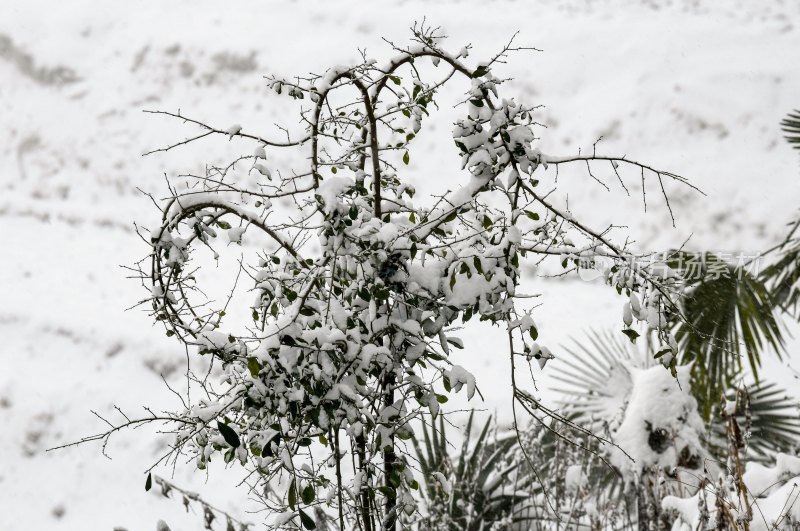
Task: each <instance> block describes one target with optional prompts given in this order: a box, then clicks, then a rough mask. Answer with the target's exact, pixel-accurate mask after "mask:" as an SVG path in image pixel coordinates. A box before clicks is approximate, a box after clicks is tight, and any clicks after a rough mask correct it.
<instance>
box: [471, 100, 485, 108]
mask: <svg viewBox="0 0 800 531" xmlns="http://www.w3.org/2000/svg"><path fill="white" fill-rule="evenodd" d="M469 102H470V103H471V104H473V105H474V106H475V107H483V100H479V99H474V100H469Z"/></svg>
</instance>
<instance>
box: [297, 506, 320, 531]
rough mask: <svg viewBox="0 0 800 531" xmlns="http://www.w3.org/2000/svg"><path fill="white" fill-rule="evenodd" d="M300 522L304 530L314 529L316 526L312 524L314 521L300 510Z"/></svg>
mask: <svg viewBox="0 0 800 531" xmlns="http://www.w3.org/2000/svg"><path fill="white" fill-rule="evenodd" d="M300 522H302V523H303V527H305V528H306V529H316V528H317V524H315V523H314V520H312V519H311V517H310V516H308V515H307V514H306V513H305V512H304V511H303V510H302V509H300Z"/></svg>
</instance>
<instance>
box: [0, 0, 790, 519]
mask: <svg viewBox="0 0 800 531" xmlns="http://www.w3.org/2000/svg"><path fill="white" fill-rule="evenodd" d="M423 17H427V21H428V22H429V23H431V24H433V25H441V26H442V27H443V28H444V29H445V30H446V32H447V34H448V35H450V37H451V40H450V46H451V47H452V49H455V50H458V49H460V48H461V47H462V46H463V45H464V44H467V43H470V42H471V43H472V44H473V50H472V51H471V53H470V58H469V59H468V60H474V61H476V62H477V61H479V60H481V59H484V58H487V57H489V56H491V55H493V54H494V53H495V52H496V51H497V50H499V49H500V48H501V47H502V45H503V44H504V43H505V42H506V41H507V40H508V39H509V38H510V37H511V36H512V35H513V34H514V33H515V32H516V31H519V32H520V33H519V36H518V37H517V38H518V42H519V44H521V45H529V46H535V47H537V48H541V49H542V51H541V52H530V53H529V52H525V53H519V54H514V55H512V56H511V57H510V58H509V60H508V64H507V65H505V66H503V68H502V69H500V72H499V74H501V75H503V76H508V77H513V78H515V81H513V82H511V83H509V84H508V86H506V87H505V92H506V94H508V95H509V96H515V97H517V98H518V99H522V100H524V101H525V102H526V103H529V104H543V105H546V108H545V109H544V110H543V111H542V115H541V116H542V119H543V121H544V122H545V123H546V124H547V125H548V129H547V130H545V131H543V132H542V137H543V140H542V148H543V151H546V152H548V153H553V154H573V153H576V152H577V150H578V148H581V149H582V150H588V149H591V146H592V143H593V142H594V141H595V140H597V138H598V137H600V136H602V137H603V140H602V142H601V143H600V144H599V145H598V149H599V151H601V152H603V153H606V154H627V155H629V156H630V157H632V158H636V159H637V160H642V161H648V162H650V163H652V164H653V165H654V166H656V167H659V168H664V169H667V170H670V171H673V172H675V173H679V174H681V175H683V176H685V177H688V178H689V179H691V181H692V182H693V183H694V184H695V185H697V186H699V187H700V188H701V189H702V190H703V191H704V192H705V193H706V194H707V196H705V197H704V196H702V195H699V194H697V193H692V192H690V191H689V190H688V189H685V188H684V189H680V188H677V187H674V186H673V187H671V188H670V189H669V190H668V192H670V195H671V197H672V200H673V203H672V205H673V209H674V211H675V217H676V219H677V223H676V225H677V227H676V228H675V229H673V228H672V227H671V225H670V223H669V216H668V212H667V210H666V208H665V206H664V204H663V200H661V199H660V198H659V195H658V193H656V191H657V188H653V189H652V190H650V189H648V209H647V210H648V211H647V213H645V212H643V206H642V202H641V197H640V195H639V194H641V189H640V188H639V187H638V185H637V184H636V179H635V178H631V180H629V182H628V184H629V187H630V188H631V192H632V197H631V198H627V197H625V195H624V192H623V191H622V189H621V188H619V187H618V186H617V187H615V186H614V183H613V182H612V181H611V180H609V183H610V185H611V187H612V192H606V191H605V189H604V188H602V187H601V186H600V185H598V184H597V183H596V182H594V181H593V180H591V178H589V176H588V175H587V174H586V173H585V171H580V169H577V170H576V171H575V172H572V173H569V174H566V173H565V174H564V176H563V177H562V178H563V179H564V180H565V181H564V185H565V191H569V206H570V208H571V209H572V211H573V212H574V213H576V214H577V215H582V216H585V218H586V219H588V220H589V221H590V222H591V223H592V224H593V226H595V227H601V226H604V225H605V224H608V223H615V224H619V225H627V226H628V228H627V229H626V230H627V231H628V232H629V233H630V234H631V235H632V236H633V237H634V238H635V239H636V240H637V242H638V243H637V247H638V248H639V249H649V250H656V249H666V248H668V247H670V246H673V247H674V246H677V245H680V244H681V243H683V242H684V241H685V240H686V239H687V238H689V237H690V236H691V239H689V243H688V244H687V246H688V247H689V248H691V249H707V250H713V251H725V252H737V251H742V252H745V253H756V252H758V251H759V250H763V249H766V248H768V247H770V246H771V245H773V244H774V243H776V242H777V241H778V240H779V238H780V237H781V236H782V235H783V233H784V225H785V223H787V222H788V221H789V220H790V219H791V218H792V216H795V215H796V214H797V207H798V198H799V197H800V195H799V194H798V192H799V191H800V188H799V187H798V183H800V164H799V163H798V156H797V155H798V153H797V152H796V151H794V152H793V151H792V150H791V149H790V148H789V146H788V145H787V144H786V143H785V142H784V141H783V140H782V139H781V134H780V131H779V128H778V123H779V121H780V120H781V118H782V117H783V116H784V115H785V114H786V113H787V112H788V111H790V110H792V109H794V108H800V2H798V1H797V0H785V1H783V0H770V1H765V2H748V1H738V2H737V1H713V2H712V1H705V2H703V1H700V0H695V1H691V0H673V1H668V0H667V1H661V0H650V1H643V0H598V1H590V0H585V1H571V0H540V1H536V2H533V1H530V2H527V1H477V0H475V1H473V0H464V1H440V2H427V3H426V2H419V1H416V0H414V1H402V2H392V3H389V2H356V1H353V0H349V1H342V2H338V1H327V2H257V1H255V0H248V1H240V2H225V3H223V2H211V1H205V0H204V1H189V0H183V1H175V2H170V3H163V2H142V1H129V2H119V1H116V2H100V1H90V0H76V1H72V2H56V1H45V0H26V1H19V2H17V1H13V0H0V530H1V531H16V530H45V529H54V530H94V529H97V530H111V529H113V528H114V527H115V526H121V527H125V528H126V529H129V530H139V529H142V530H148V529H154V528H155V523H156V521H157V520H158V519H160V518H163V519H165V520H166V521H168V522H169V523H170V525H171V526H172V529H173V530H175V531H180V530H189V529H198V528H200V526H201V525H202V521H201V515H200V514H189V515H186V514H185V513H184V511H183V507H182V506H181V504H180V502H179V501H175V500H166V499H164V498H162V497H160V496H159V495H157V494H154V493H153V492H151V493H145V492H144V479H145V478H144V475H143V474H142V473H141V472H142V471H143V470H145V469H146V468H147V467H148V466H149V465H150V464H151V463H152V462H154V461H155V460H157V459H158V457H159V456H160V455H161V453H163V450H164V445H165V443H166V439H164V438H161V437H159V436H154V433H153V431H152V430H146V429H142V430H135V431H129V432H124V433H121V434H119V435H118V436H116V437H115V438H114V439H112V441H111V444H110V445H109V447H108V449H107V451H108V454H109V455H110V456H111V457H112V459H110V460H109V459H106V458H105V457H103V456H102V454H101V452H100V447H99V445H98V444H89V445H85V446H82V447H78V448H72V449H66V450H60V451H56V452H45V450H46V449H47V448H50V447H53V446H57V445H61V444H64V443H66V442H69V441H71V440H76V439H79V438H80V437H82V436H85V435H89V434H92V433H96V432H97V431H99V430H102V429H103V427H104V425H103V424H102V423H101V421H100V420H99V419H97V418H96V417H94V416H93V415H92V414H91V412H90V410H95V411H97V412H98V413H100V414H102V415H109V416H110V415H113V412H114V410H113V406H114V405H118V406H120V407H121V408H123V409H124V410H125V411H126V412H129V413H130V414H137V413H142V412H143V410H142V409H141V408H142V406H150V407H152V408H153V409H154V410H159V409H161V408H172V407H176V404H177V399H176V398H175V396H174V395H172V393H170V392H169V390H168V389H167V388H166V386H165V384H164V382H163V381H162V379H161V375H162V374H163V376H164V377H165V378H166V380H167V381H168V382H170V384H171V385H176V386H179V385H180V384H181V376H180V375H181V371H182V367H183V365H182V364H183V362H184V357H183V356H184V353H183V350H182V349H181V348H180V347H179V345H178V344H177V343H176V342H174V341H173V340H171V339H168V338H166V337H164V331H163V329H162V328H160V327H158V326H152V323H151V321H150V319H149V318H148V317H147V316H146V315H145V313H144V312H143V311H141V310H138V309H137V310H132V311H127V312H126V311H125V309H126V308H127V307H129V306H132V305H133V304H135V303H136V302H137V301H138V300H139V299H140V298H142V297H143V295H144V293H143V291H142V288H141V286H140V285H139V284H138V283H137V282H136V281H134V280H129V279H126V278H125V277H126V274H127V273H126V271H125V270H124V269H122V268H121V267H120V266H121V265H130V264H132V263H133V262H134V261H135V260H136V259H139V258H141V257H142V256H144V254H146V253H147V247H146V245H145V244H144V243H143V242H142V241H141V240H140V239H139V238H138V236H137V235H136V233H135V231H134V227H133V223H134V222H136V223H138V224H140V225H142V226H145V227H148V226H150V227H152V226H153V225H154V224H155V223H156V222H157V219H158V211H157V210H156V209H155V207H154V206H153V205H152V203H151V202H150V201H149V199H147V198H146V197H144V196H143V195H142V194H141V193H140V192H138V191H137V187H138V188H141V189H143V190H146V191H148V192H152V193H153V194H154V195H156V196H159V197H160V196H163V195H166V194H165V192H166V187H165V184H164V174H165V173H166V174H169V175H174V174H177V173H182V172H187V171H192V170H194V171H198V170H200V169H202V167H203V164H204V163H206V162H208V161H209V160H208V158H209V157H216V156H220V157H221V156H223V154H224V153H225V152H227V153H233V152H237V151H240V152H242V153H250V152H251V151H252V146H251V145H250V144H245V143H243V142H242V143H240V144H237V140H234V141H233V142H231V143H230V145H225V140H224V139H220V138H216V139H213V140H210V139H206V140H204V141H203V142H205V143H203V144H200V143H197V144H193V145H189V146H186V147H184V148H180V149H176V150H173V151H170V152H168V153H166V154H157V155H151V156H148V157H142V156H141V155H142V153H144V152H146V151H149V150H151V149H155V148H158V147H163V146H165V145H167V144H169V143H172V142H175V141H178V140H181V139H183V138H185V137H188V136H190V135H191V134H192V133H193V132H195V130H194V129H192V128H191V127H189V126H186V125H182V124H180V123H179V122H177V121H175V120H170V119H166V118H163V117H159V116H154V115H148V114H144V113H142V110H143V109H160V110H169V111H176V110H177V109H181V111H182V112H183V113H184V114H185V115H187V116H193V117H197V118H200V119H203V120H205V121H207V122H209V123H213V124H215V125H218V126H220V127H223V128H224V127H227V126H229V125H230V124H232V123H240V124H242V125H243V126H244V129H245V130H250V131H253V132H257V133H263V134H272V133H275V132H276V131H277V130H276V129H275V128H274V126H273V123H280V124H288V125H296V123H297V116H296V115H295V114H293V113H292V109H293V108H292V109H287V108H286V102H287V101H289V100H287V99H285V98H279V97H276V96H275V95H274V94H271V93H269V91H268V90H267V88H266V83H265V81H264V79H263V78H262V76H263V75H266V74H269V73H275V74H279V75H285V76H291V75H293V74H304V73H306V72H309V71H311V72H316V73H322V72H323V71H324V70H325V69H326V68H327V67H330V66H333V65H335V64H340V63H348V62H354V61H357V60H358V59H359V54H358V48H366V49H367V50H368V53H369V55H370V56H372V57H376V58H378V59H383V58H388V57H390V56H391V55H393V53H392V51H391V49H390V47H389V46H388V45H387V44H386V43H385V42H383V41H382V39H381V38H382V37H386V38H387V39H390V40H392V41H394V42H396V43H397V44H400V45H402V44H404V43H405V42H406V41H407V38H408V37H409V35H410V33H409V31H408V27H409V26H410V25H411V24H412V23H413V22H414V21H415V20H418V21H419V20H422V18H423ZM454 85H455V86H454V88H453V89H452V91H450V92H445V93H443V94H442V95H440V96H439V97H438V99H437V102H438V103H439V105H440V106H441V107H442V112H441V113H440V115H439V116H438V117H437V118H436V119H435V120H432V121H430V122H427V123H426V124H424V125H423V131H425V127H428V128H429V129H428V130H427V131H426V132H425V133H424V134H423V135H421V136H420V138H419V139H418V140H417V141H415V145H414V149H413V150H412V160H411V164H410V166H409V167H408V169H407V175H408V176H409V177H410V179H411V180H412V181H413V182H414V184H415V185H416V186H417V187H418V188H419V190H420V191H421V192H425V191H442V190H444V189H446V188H448V187H451V188H452V187H454V186H457V185H458V182H459V181H458V179H460V178H464V177H465V175H464V174H463V173H461V172H459V171H458V167H459V163H458V155H457V153H456V150H455V148H453V149H452V150H451V149H450V146H452V140H451V138H450V136H449V135H450V130H451V127H450V123H451V122H452V117H453V116H454V114H453V111H452V109H451V105H452V104H454V103H456V102H457V101H458V98H457V96H458V94H459V93H460V92H461V91H462V90H463V89H466V85H458V83H454ZM442 146H444V147H445V148H444V149H443V148H442ZM226 150H227V151H226ZM634 177H635V176H634ZM560 182H561V181H560ZM650 192H652V193H650ZM560 197H561V200H562V201H565V200H566V195H565V194H564V193H562V195H561V196H560ZM618 234H622V231H620V232H618ZM246 246H247V238H246V237H245V247H246ZM229 250H230V252H231V253H233V255H234V256H235V255H236V253H238V252H239V250H238V248H233V247H231V248H230V249H229ZM526 287H527V288H529V291H534V290H535V291H537V292H541V293H543V296H542V297H541V298H540V300H539V301H537V302H541V303H542V306H541V307H539V308H537V309H536V311H535V313H534V317H535V319H536V322H537V325H538V327H539V332H540V338H541V342H543V343H544V344H546V345H548V346H549V347H550V348H551V350H552V351H553V352H554V353H555V355H556V356H558V350H559V345H561V344H564V343H566V342H568V341H569V338H570V337H580V335H581V334H582V333H584V332H585V331H586V330H588V329H589V328H592V327H593V328H608V327H612V328H619V326H620V319H621V307H622V303H621V299H619V298H617V296H616V294H615V293H614V292H613V290H611V289H610V288H608V287H604V286H602V285H598V284H593V283H587V282H582V281H580V280H571V281H565V280H550V281H545V280H537V281H535V282H532V283H530V285H529V286H526ZM796 328H797V327H794V329H795V330H794V332H795V334H794V335H795V336H796V335H797V333H796ZM791 331H792V330H790V332H791ZM498 338H501V339H502V333H501V332H500V331H492V329H491V328H490V327H480V328H478V329H474V330H473V331H471V332H470V333H468V334H467V333H465V334H464V335H462V339H464V340H465V343H466V344H467V348H466V349H465V350H464V351H459V352H458V353H457V356H459V358H458V360H459V361H458V363H460V364H461V365H463V366H465V367H466V368H467V369H469V370H471V371H472V372H473V373H474V374H475V375H476V376H477V377H478V385H479V387H480V388H481V390H482V391H483V394H484V396H486V398H487V402H486V403H484V404H479V403H478V404H476V403H474V400H473V403H472V404H470V405H473V406H475V407H482V408H485V409H487V410H488V411H497V412H498V414H499V416H500V418H501V419H503V420H507V419H508V415H509V414H508V411H509V400H510V388H509V385H508V383H507V382H508V365H507V359H506V358H507V353H506V352H505V351H504V350H503V349H502V348H498V347H497V345H502V343H500V342H498V340H497V339H498ZM788 347H789V354H790V355H794V353H795V351H796V350H797V347H798V344H797V342H796V341H791V342H790V344H789V346H788ZM795 359H796V358H795ZM789 363H791V360H789ZM797 365H798V364H797V363H795V365H794V367H795V368H797ZM554 366H555V365H554ZM546 373H547V370H545V372H544V374H543V375H542V377H541V378H540V379H539V381H538V383H539V389H540V391H541V393H540V395H542V396H544V397H545V398H548V399H553V398H554V397H553V396H552V394H551V393H547V392H546V391H545V389H546V386H547V376H546ZM765 374H766V376H768V377H770V378H772V379H773V380H776V381H778V382H779V383H781V384H782V385H784V386H786V387H790V388H791V386H797V382H796V380H794V379H793V373H792V371H790V370H787V367H786V364H785V363H784V364H781V363H778V362H775V361H774V358H770V357H768V359H767V369H766V371H765ZM451 404H455V405H457V406H463V405H466V404H463V403H461V402H458V401H453V402H451ZM158 473H159V474H161V475H164V476H166V477H169V476H170V474H171V470H163V469H162V470H159V471H158ZM242 475H243V474H242V473H241V469H234V470H231V471H224V470H221V468H219V467H218V468H217V469H215V470H212V471H211V474H210V475H209V477H208V479H207V481H206V478H205V477H204V476H202V475H200V474H198V473H193V469H192V467H191V466H190V465H187V466H185V467H178V468H177V470H176V471H175V479H174V481H175V482H176V483H177V484H179V485H182V486H186V487H187V488H191V489H196V490H197V491H199V492H200V493H201V494H202V496H203V497H205V498H206V499H207V500H208V501H209V502H211V503H213V504H215V505H218V506H220V507H221V508H223V509H226V510H229V511H231V512H232V513H233V514H237V515H241V516H244V518H245V519H247V520H251V521H259V519H260V515H258V514H255V515H247V514H246V513H245V511H246V510H247V509H248V508H252V507H253V506H251V505H248V503H247V502H246V492H245V491H244V490H241V489H239V490H237V489H235V488H234V486H235V485H236V483H238V481H239V480H241V478H242ZM155 490H157V489H154V491H155Z"/></svg>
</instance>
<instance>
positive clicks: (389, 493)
mask: <svg viewBox="0 0 800 531" xmlns="http://www.w3.org/2000/svg"><path fill="white" fill-rule="evenodd" d="M377 490H378V492H380V493H381V494H383V496H384V497H386V498H389V499H392V500H394V499H395V498H397V492H396V491H395V489H393V488H392V487H389V486H387V485H384V486H381V487H378V489H377Z"/></svg>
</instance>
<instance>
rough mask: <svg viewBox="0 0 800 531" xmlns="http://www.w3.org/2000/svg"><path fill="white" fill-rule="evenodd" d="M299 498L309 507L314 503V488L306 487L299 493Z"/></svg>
mask: <svg viewBox="0 0 800 531" xmlns="http://www.w3.org/2000/svg"><path fill="white" fill-rule="evenodd" d="M300 498H301V499H302V500H303V503H305V504H306V505H310V504H311V502H313V501H314V498H316V492H315V491H314V487H313V486H311V485H306V488H304V489H303V492H301V493H300Z"/></svg>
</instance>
